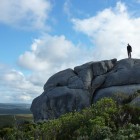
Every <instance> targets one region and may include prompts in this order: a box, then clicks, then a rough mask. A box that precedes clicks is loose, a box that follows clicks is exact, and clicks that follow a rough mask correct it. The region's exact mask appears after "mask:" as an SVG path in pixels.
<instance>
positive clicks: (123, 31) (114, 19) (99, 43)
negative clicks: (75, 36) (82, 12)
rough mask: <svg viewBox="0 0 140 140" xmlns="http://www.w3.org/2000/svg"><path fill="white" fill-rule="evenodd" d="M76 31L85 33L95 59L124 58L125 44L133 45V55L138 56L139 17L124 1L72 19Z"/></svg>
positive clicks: (125, 54)
mask: <svg viewBox="0 0 140 140" xmlns="http://www.w3.org/2000/svg"><path fill="white" fill-rule="evenodd" d="M72 23H73V27H74V29H75V30H76V31H78V32H82V33H83V34H85V35H87V36H88V37H89V38H90V40H91V41H92V43H93V45H94V46H95V50H94V54H95V55H94V56H95V59H110V58H113V57H116V58H118V59H122V58H126V57H127V53H126V45H127V43H130V45H132V47H133V52H132V53H133V54H132V56H133V57H140V52H139V44H140V40H139V37H140V26H139V24H140V18H139V17H133V15H131V14H130V13H129V12H128V10H127V6H126V5H125V4H124V3H121V2H118V3H117V4H116V7H115V8H107V9H104V10H103V11H100V12H98V14H97V15H96V16H93V17H90V18H86V19H78V18H73V19H72Z"/></svg>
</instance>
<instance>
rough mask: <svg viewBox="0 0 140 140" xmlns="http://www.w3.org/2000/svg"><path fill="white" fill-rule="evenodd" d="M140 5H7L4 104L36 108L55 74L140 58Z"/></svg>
mask: <svg viewBox="0 0 140 140" xmlns="http://www.w3.org/2000/svg"><path fill="white" fill-rule="evenodd" d="M139 25H140V0H121V1H118V0H98V1H97V0H30V1H29V0H20V1H19V0H3V1H1V4H0V96H1V98H0V102H4V103H7V102H11V103H13V102H14V103H17V102H18V103H20V102H21V103H23V102H24V103H31V102H32V100H33V99H34V98H35V97H37V96H39V95H40V94H41V93H42V92H43V85H44V84H45V82H46V81H47V79H48V78H49V77H50V76H51V75H53V74H54V73H56V72H58V71H60V70H63V69H66V68H74V67H75V66H76V65H81V64H83V63H86V62H88V61H98V60H104V59H112V58H117V59H118V60H120V59H123V58H127V53H126V45H127V43H130V45H132V47H133V53H132V56H133V57H134V58H140V51H139V50H140V49H139V47H140V39H139V38H140V26H139Z"/></svg>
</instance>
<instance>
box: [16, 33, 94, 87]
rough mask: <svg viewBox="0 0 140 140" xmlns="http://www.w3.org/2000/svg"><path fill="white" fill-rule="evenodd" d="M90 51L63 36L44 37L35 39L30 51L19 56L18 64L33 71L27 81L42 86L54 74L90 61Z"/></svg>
mask: <svg viewBox="0 0 140 140" xmlns="http://www.w3.org/2000/svg"><path fill="white" fill-rule="evenodd" d="M91 58H92V51H90V48H85V47H83V46H82V45H80V44H78V45H74V44H73V43H72V42H71V41H69V40H67V39H66V38H65V36H64V35H62V36H50V35H45V36H43V37H42V38H40V39H35V40H34V42H33V44H32V45H31V50H30V51H27V52H25V53H24V54H22V55H20V57H19V62H18V64H19V65H20V66H22V67H24V68H26V69H29V70H33V71H34V72H33V73H32V75H30V77H29V79H30V81H31V82H33V83H34V84H37V85H42V86H43V84H44V83H45V82H46V80H47V79H48V78H49V77H50V76H51V75H53V74H54V73H56V72H58V71H60V70H63V69H66V68H73V67H74V66H76V65H78V64H82V63H83V62H87V61H91Z"/></svg>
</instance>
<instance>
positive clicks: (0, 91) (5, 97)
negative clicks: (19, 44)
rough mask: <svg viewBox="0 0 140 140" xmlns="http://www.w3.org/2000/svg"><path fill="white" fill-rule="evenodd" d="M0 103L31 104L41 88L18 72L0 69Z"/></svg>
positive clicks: (4, 68)
mask: <svg viewBox="0 0 140 140" xmlns="http://www.w3.org/2000/svg"><path fill="white" fill-rule="evenodd" d="M0 71H1V73H0V79H1V80H0V96H1V97H2V99H0V102H5V101H6V102H11V103H12V102H27V103H29V102H31V100H32V99H33V98H35V97H36V96H37V95H38V93H41V92H42V91H43V90H42V87H40V86H37V85H34V84H33V83H31V82H30V81H29V80H28V78H27V77H25V76H24V75H23V73H21V72H20V71H17V70H14V69H10V68H6V67H0Z"/></svg>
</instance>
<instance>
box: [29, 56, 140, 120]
mask: <svg viewBox="0 0 140 140" xmlns="http://www.w3.org/2000/svg"><path fill="white" fill-rule="evenodd" d="M137 90H140V59H123V60H120V61H117V60H116V59H112V60H104V61H98V62H89V63H85V64H83V65H81V66H77V67H75V68H74V70H72V69H66V70H63V71H60V72H58V73H56V74H54V75H53V76H51V77H50V78H49V79H48V81H47V82H46V83H45V85H44V92H43V93H42V94H41V95H40V96H38V97H36V98H35V99H34V100H33V102H32V105H31V111H32V113H33V116H34V120H35V121H39V120H48V119H53V118H57V117H59V116H61V115H62V114H65V113H67V112H72V111H74V110H76V111H80V110H81V109H83V108H85V107H89V106H90V105H91V104H92V103H94V102H96V101H98V100H100V99H101V98H103V97H112V98H114V97H115V99H116V100H123V99H124V98H125V97H126V96H130V95H133V93H134V92H136V91H137ZM120 97H121V99H120ZM139 101H140V99H139V97H136V98H135V99H133V100H132V101H131V103H130V104H132V105H133V104H135V105H139Z"/></svg>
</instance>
